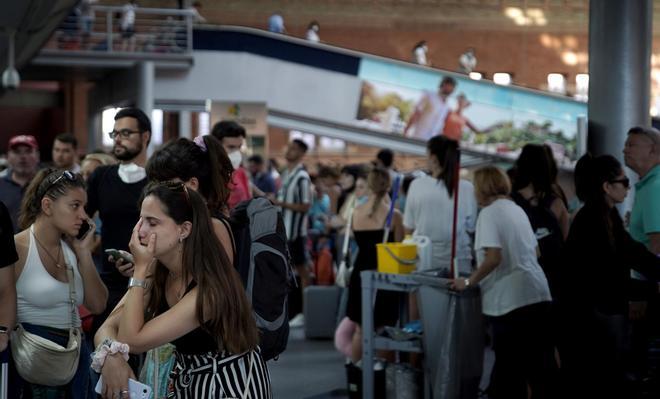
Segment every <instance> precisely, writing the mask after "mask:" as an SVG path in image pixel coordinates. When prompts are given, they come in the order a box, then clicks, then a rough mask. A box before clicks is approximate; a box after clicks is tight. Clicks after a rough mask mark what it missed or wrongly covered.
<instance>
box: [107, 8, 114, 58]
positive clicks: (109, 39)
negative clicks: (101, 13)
mask: <svg viewBox="0 0 660 399" xmlns="http://www.w3.org/2000/svg"><path fill="white" fill-rule="evenodd" d="M105 45H106V47H107V48H108V49H107V50H108V52H109V53H111V52H112V50H113V49H112V12H110V11H106V12H105Z"/></svg>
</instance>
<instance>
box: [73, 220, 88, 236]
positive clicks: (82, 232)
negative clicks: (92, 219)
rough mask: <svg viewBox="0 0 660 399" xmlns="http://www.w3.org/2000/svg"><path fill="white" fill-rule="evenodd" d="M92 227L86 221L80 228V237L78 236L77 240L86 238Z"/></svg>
mask: <svg viewBox="0 0 660 399" xmlns="http://www.w3.org/2000/svg"><path fill="white" fill-rule="evenodd" d="M90 227H91V226H90V225H89V223H88V222H87V221H86V220H83V222H82V225H81V226H80V230H78V235H77V236H76V240H82V239H83V238H85V236H86V235H87V233H89V228H90Z"/></svg>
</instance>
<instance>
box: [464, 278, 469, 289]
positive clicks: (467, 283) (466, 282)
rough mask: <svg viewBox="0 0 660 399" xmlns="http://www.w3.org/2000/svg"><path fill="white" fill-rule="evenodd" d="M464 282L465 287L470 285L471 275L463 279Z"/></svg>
mask: <svg viewBox="0 0 660 399" xmlns="http://www.w3.org/2000/svg"><path fill="white" fill-rule="evenodd" d="M463 282H464V283H465V288H467V287H469V286H470V278H469V277H468V278H466V279H465V280H463Z"/></svg>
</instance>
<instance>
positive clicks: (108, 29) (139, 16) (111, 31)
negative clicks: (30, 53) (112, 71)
mask: <svg viewBox="0 0 660 399" xmlns="http://www.w3.org/2000/svg"><path fill="white" fill-rule="evenodd" d="M128 12H130V11H128ZM126 14H127V9H126V8H125V7H112V6H91V7H89V8H88V9H87V10H85V9H82V8H79V7H77V8H76V9H74V10H73V11H72V12H71V14H69V15H68V16H67V17H66V18H65V19H64V21H63V22H62V24H60V26H59V27H58V28H57V29H56V30H55V32H53V35H52V36H51V38H50V40H49V41H48V43H47V44H46V46H44V49H48V50H50V51H53V50H55V51H62V52H71V51H75V52H90V53H117V54H118V55H119V54H125V53H141V54H190V53H192V49H193V45H192V37H193V34H192V29H193V23H194V20H195V18H196V13H195V12H194V11H192V10H175V9H165V8H140V7H136V8H134V15H133V16H134V19H133V23H132V24H131V23H130V22H128V21H129V20H130V19H131V18H127V15H126Z"/></svg>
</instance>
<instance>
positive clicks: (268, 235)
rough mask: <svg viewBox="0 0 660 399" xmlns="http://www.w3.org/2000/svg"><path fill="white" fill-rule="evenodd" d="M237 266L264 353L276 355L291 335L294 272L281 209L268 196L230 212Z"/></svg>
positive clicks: (244, 203) (246, 203)
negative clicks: (289, 300) (290, 314)
mask: <svg viewBox="0 0 660 399" xmlns="http://www.w3.org/2000/svg"><path fill="white" fill-rule="evenodd" d="M229 225H230V227H231V231H232V233H233V239H234V247H235V248H236V254H235V256H234V266H235V267H236V270H237V271H238V274H239V275H240V276H241V281H242V282H243V285H244V287H245V292H246V293H247V296H248V299H249V300H250V302H251V303H252V309H253V313H254V317H255V319H256V321H257V327H259V335H260V343H259V346H260V348H261V355H262V356H263V358H264V359H265V360H270V359H273V358H277V356H278V355H279V354H280V353H282V352H283V351H284V350H285V349H286V345H287V340H288V338H289V317H288V309H287V301H288V299H287V297H288V294H289V290H290V284H291V278H292V276H293V273H292V269H291V262H290V257H289V249H288V246H287V236H286V230H285V228H284V221H283V219H282V212H281V211H280V209H279V208H278V207H276V206H274V205H273V204H272V203H271V202H270V201H269V200H267V199H266V198H253V199H251V200H247V201H243V202H241V203H239V204H238V205H237V206H236V208H234V210H233V211H232V212H231V217H230V219H229Z"/></svg>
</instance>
